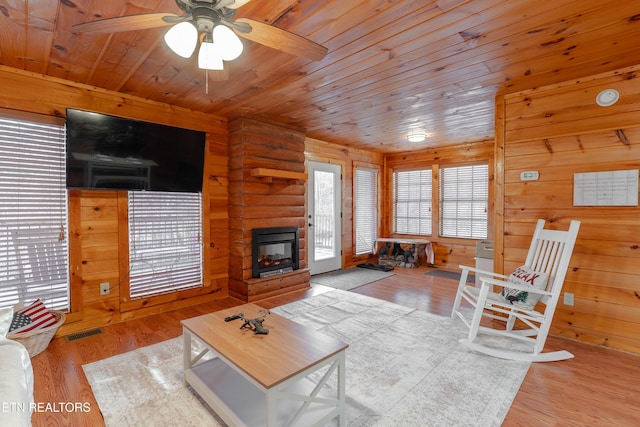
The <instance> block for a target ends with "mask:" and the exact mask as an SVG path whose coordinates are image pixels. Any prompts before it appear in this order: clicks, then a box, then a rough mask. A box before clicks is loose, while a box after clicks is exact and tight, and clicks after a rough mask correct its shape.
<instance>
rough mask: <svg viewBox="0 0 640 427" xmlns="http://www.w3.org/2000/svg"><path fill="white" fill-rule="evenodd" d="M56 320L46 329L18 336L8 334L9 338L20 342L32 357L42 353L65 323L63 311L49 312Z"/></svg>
mask: <svg viewBox="0 0 640 427" xmlns="http://www.w3.org/2000/svg"><path fill="white" fill-rule="evenodd" d="M49 311H50V313H51V314H53V316H54V317H55V318H56V323H54V324H53V325H51V326H47V327H46V328H42V329H36V330H34V331H29V332H23V333H18V334H11V333H9V334H7V338H9V339H12V340H14V341H17V342H19V343H20V344H22V345H23V346H25V347H26V349H27V351H28V352H29V356H30V357H34V356H35V355H37V354H40V353H42V352H43V351H44V350H45V349H46V348H47V346H48V345H49V343H50V342H51V339H52V338H53V336H54V335H55V334H56V332H57V331H58V328H59V327H60V326H61V325H62V324H63V323H64V319H65V315H64V312H62V311H57V310H49Z"/></svg>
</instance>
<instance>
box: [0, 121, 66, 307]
mask: <svg viewBox="0 0 640 427" xmlns="http://www.w3.org/2000/svg"><path fill="white" fill-rule="evenodd" d="M0 118H1V121H2V123H0V128H1V129H0V133H1V134H0V146H1V147H0V152H4V154H3V155H2V156H1V159H0V160H2V163H4V165H3V166H2V171H1V173H0V181H1V184H0V186H4V187H5V188H4V189H3V190H2V196H1V197H0V205H2V206H3V209H2V210H3V212H2V215H0V216H3V217H4V220H3V221H1V222H4V223H5V224H6V225H7V229H6V231H5V233H6V236H5V237H6V238H4V239H3V240H2V242H1V244H0V246H1V247H2V248H3V250H2V251H1V252H2V253H3V254H4V259H5V262H4V267H5V273H6V278H5V279H4V280H2V281H1V282H0V307H2V308H4V307H11V306H13V305H15V304H17V303H18V302H22V303H27V304H28V303H31V302H32V301H34V300H35V299H38V298H39V299H41V300H42V301H43V302H44V303H45V305H46V306H47V308H49V309H56V310H63V311H67V310H69V309H70V306H71V291H70V275H69V236H68V232H67V230H68V229H69V227H68V224H69V205H68V195H67V189H66V138H65V132H66V129H65V125H64V119H60V118H57V117H50V116H43V115H39V114H35V113H24V112H17V111H12V110H5V109H0ZM14 129H19V130H17V131H16V130H14ZM25 135H28V136H29V138H26V137H25ZM21 152H25V153H27V154H29V155H30V157H26V156H24V157H20V154H21ZM16 154H18V155H16ZM25 168H28V169H30V170H31V173H30V174H29V173H28V172H27V174H26V175H25V174H24V170H25ZM45 171H46V172H45ZM9 189H11V190H9ZM36 206H37V208H36ZM25 214H26V217H24V215H25ZM21 215H22V217H21ZM9 235H11V236H12V237H11V238H10V237H9ZM12 254H13V255H12ZM2 256H3V255H2V254H0V259H2ZM43 267H44V268H43ZM10 277H12V278H10ZM25 283H26V284H28V286H26V287H25V286H24V284H25ZM9 288H14V289H15V290H14V291H10V290H9Z"/></svg>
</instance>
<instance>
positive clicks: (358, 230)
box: [354, 167, 378, 255]
mask: <svg viewBox="0 0 640 427" xmlns="http://www.w3.org/2000/svg"><path fill="white" fill-rule="evenodd" d="M354 198H355V200H354V210H355V218H354V228H355V235H356V255H361V254H367V253H371V252H372V251H373V241H374V240H375V238H376V237H377V235H378V171H377V169H370V168H363V167H356V174H355V183H354Z"/></svg>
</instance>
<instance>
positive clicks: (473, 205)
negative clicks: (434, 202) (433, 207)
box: [437, 162, 491, 240]
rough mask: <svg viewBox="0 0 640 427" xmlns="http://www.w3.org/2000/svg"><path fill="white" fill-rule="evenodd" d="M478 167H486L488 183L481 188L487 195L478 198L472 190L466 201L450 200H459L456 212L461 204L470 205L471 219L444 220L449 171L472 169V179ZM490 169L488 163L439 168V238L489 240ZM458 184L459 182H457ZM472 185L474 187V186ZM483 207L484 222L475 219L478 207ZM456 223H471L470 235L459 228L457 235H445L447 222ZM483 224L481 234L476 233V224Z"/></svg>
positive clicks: (449, 165) (456, 230)
mask: <svg viewBox="0 0 640 427" xmlns="http://www.w3.org/2000/svg"><path fill="white" fill-rule="evenodd" d="M477 167H484V168H486V170H485V172H484V173H485V176H486V183H482V184H481V187H484V189H485V190H486V193H484V194H483V195H482V196H481V197H477V195H476V194H475V191H473V190H472V192H473V194H471V196H470V198H466V199H464V201H462V202H461V201H460V199H454V198H451V199H449V201H452V200H458V202H457V203H456V204H455V206H456V211H458V210H459V208H458V207H459V205H460V203H464V204H467V205H469V206H470V207H469V209H470V210H471V213H470V217H468V218H466V219H464V218H462V219H461V217H459V216H456V217H455V218H452V219H448V218H447V219H446V218H444V215H445V211H446V210H447V209H448V208H446V207H445V205H446V204H447V203H446V201H445V199H444V198H445V197H446V195H445V188H446V187H445V186H446V185H447V182H446V181H447V178H446V176H445V175H446V174H447V172H446V171H447V170H452V169H458V170H459V169H465V168H471V169H472V172H471V178H473V174H474V173H475V172H473V169H474V168H477ZM490 173H491V171H490V168H489V163H488V162H478V163H472V164H447V165H442V166H440V167H439V171H438V184H437V186H438V236H439V237H442V238H451V239H465V240H483V239H487V238H488V235H489V210H490V207H489V197H490V185H489V184H490V183H489V176H490ZM456 182H458V181H456ZM473 183H475V181H474V182H473ZM473 183H472V185H473ZM456 188H459V186H456ZM480 205H481V206H482V210H483V211H484V218H483V220H481V221H480V220H479V219H478V218H477V217H475V211H476V210H477V207H478V206H480ZM446 220H448V221H456V222H469V227H468V233H464V231H466V230H465V229H462V230H460V229H459V227H456V229H455V235H453V234H445V227H446V224H445V221H446ZM479 222H480V223H482V224H484V226H483V227H480V231H481V232H480V233H478V232H476V231H474V230H477V227H475V226H474V224H478V223H479ZM482 231H484V233H482Z"/></svg>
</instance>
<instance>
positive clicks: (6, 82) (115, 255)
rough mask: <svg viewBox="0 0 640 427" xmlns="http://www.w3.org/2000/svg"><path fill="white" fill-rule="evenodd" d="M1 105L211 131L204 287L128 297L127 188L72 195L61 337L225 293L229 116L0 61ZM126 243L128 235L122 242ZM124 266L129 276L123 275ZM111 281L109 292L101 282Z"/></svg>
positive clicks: (206, 183)
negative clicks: (66, 309) (67, 307)
mask: <svg viewBox="0 0 640 427" xmlns="http://www.w3.org/2000/svg"><path fill="white" fill-rule="evenodd" d="M0 91H1V93H2V96H1V97H0V106H1V107H5V108H9V109H13V110H18V111H27V112H32V113H39V114H44V115H47V116H57V117H64V116H65V109H66V108H67V107H71V108H78V109H84V110H89V111H96V112H100V113H105V114H111V115H116V116H122V117H128V118H132V119H138V120H145V121H150V122H155V123H161V124H165V125H171V126H178V127H183V128H188V129H195V130H201V131H205V132H207V153H206V164H205V181H204V185H203V206H204V218H208V221H205V222H204V225H203V228H204V239H203V243H204V256H205V260H204V267H205V270H204V287H203V288H202V289H199V290H195V291H187V292H182V293H178V294H174V295H168V296H163V297H156V298H152V299H141V300H138V301H135V302H130V301H127V298H126V296H125V295H123V294H122V293H120V287H121V285H122V284H123V280H126V270H127V266H126V265H123V262H125V260H126V253H127V250H128V247H127V246H126V245H125V246H123V243H122V239H123V234H124V236H125V237H124V239H126V232H127V211H126V192H123V191H70V192H69V228H70V230H69V236H70V238H69V250H70V253H69V256H70V264H71V265H70V275H71V276H70V277H71V313H69V315H68V316H67V322H66V323H65V325H64V326H63V327H62V328H60V330H59V332H58V333H59V334H66V333H70V332H74V331H78V330H83V329H88V328H92V327H96V326H103V325H106V324H108V323H112V322H118V321H121V320H125V319H127V318H131V317H136V316H142V315H147V314H151V313H156V312H160V311H166V310H170V309H172V308H177V307H181V306H187V305H192V304H196V303H199V302H203V301H206V300H210V299H215V298H219V297H223V296H227V294H228V270H229V234H228V228H229V227H228V225H229V219H228V210H227V208H228V191H227V190H228V166H227V162H228V145H227V123H226V120H225V119H222V118H218V117H215V116H212V115H209V114H202V113H198V112H195V111H191V110H186V109H182V108H177V107H174V106H171V105H167V104H162V103H158V102H152V101H149V100H145V99H140V98H135V97H129V96H126V95H122V94H120V93H115V92H110V91H106V90H102V89H97V88H94V87H91V86H86V85H82V84H75V83H72V82H68V81H65V80H61V79H55V78H50V77H42V76H40V75H37V74H34V73H28V72H24V71H20V70H16V69H13V68H8V67H2V66H0ZM125 243H126V240H125ZM123 271H124V272H125V273H123ZM101 282H109V283H110V284H111V292H110V294H109V295H104V296H101V295H100V289H99V284H100V283H101Z"/></svg>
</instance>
